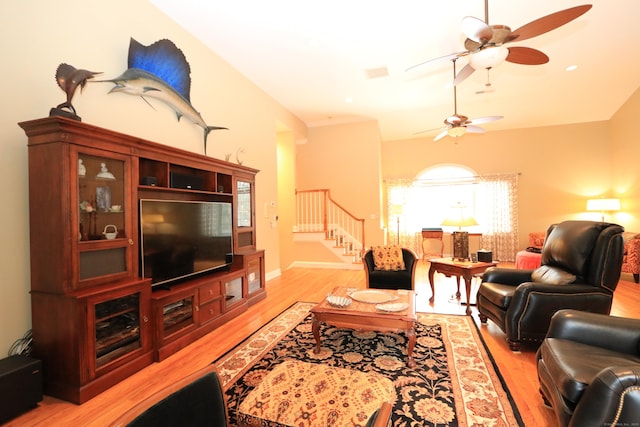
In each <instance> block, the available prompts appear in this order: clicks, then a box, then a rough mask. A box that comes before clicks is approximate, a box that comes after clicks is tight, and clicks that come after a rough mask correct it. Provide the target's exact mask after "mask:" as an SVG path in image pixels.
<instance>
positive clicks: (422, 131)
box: [414, 126, 447, 135]
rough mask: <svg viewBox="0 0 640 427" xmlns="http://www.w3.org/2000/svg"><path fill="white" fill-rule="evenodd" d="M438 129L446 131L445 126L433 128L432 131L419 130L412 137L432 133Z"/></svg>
mask: <svg viewBox="0 0 640 427" xmlns="http://www.w3.org/2000/svg"><path fill="white" fill-rule="evenodd" d="M440 129H445V130H446V129H447V128H446V127H445V126H438V127H437V128H433V129H427V130H421V131H420V132H416V133H414V135H422V134H423V133H429V132H433V131H436V130H440Z"/></svg>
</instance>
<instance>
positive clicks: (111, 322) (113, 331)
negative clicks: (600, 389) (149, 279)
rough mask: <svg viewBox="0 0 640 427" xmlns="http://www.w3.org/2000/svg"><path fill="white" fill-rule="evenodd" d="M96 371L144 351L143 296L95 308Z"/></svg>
mask: <svg viewBox="0 0 640 427" xmlns="http://www.w3.org/2000/svg"><path fill="white" fill-rule="evenodd" d="M94 316H95V325H96V330H95V337H96V338H95V339H96V341H95V358H96V368H100V367H101V366H103V365H105V364H107V363H109V362H111V361H112V360H115V359H118V358H120V357H122V356H123V355H125V354H128V353H130V352H132V351H134V350H137V349H139V348H141V347H142V339H141V331H140V327H141V319H140V293H133V294H130V295H125V296H123V297H120V298H116V299H112V300H107V301H103V302H101V303H98V304H96V305H95V306H94Z"/></svg>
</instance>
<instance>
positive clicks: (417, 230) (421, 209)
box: [384, 173, 518, 261]
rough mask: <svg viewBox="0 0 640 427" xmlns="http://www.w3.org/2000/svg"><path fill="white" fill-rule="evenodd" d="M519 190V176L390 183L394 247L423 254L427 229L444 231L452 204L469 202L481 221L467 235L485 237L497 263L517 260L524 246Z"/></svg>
mask: <svg viewBox="0 0 640 427" xmlns="http://www.w3.org/2000/svg"><path fill="white" fill-rule="evenodd" d="M517 186H518V174H515V173H513V174H498V175H483V176H476V177H474V178H473V179H472V180H470V179H469V178H468V177H464V178H462V179H460V180H455V179H454V180H452V179H447V180H444V181H440V182H438V181H428V182H426V181H422V180H408V179H392V180H386V181H385V187H384V190H385V197H386V202H387V203H386V204H387V230H388V233H387V239H388V243H389V244H396V243H399V244H400V245H402V246H404V247H407V248H410V249H412V250H414V251H415V252H416V253H418V254H420V253H421V252H422V235H421V231H422V228H424V227H440V224H441V223H442V221H443V220H444V217H445V216H447V215H448V213H449V212H450V208H451V206H454V205H455V204H456V203H460V201H464V204H465V206H466V208H467V209H469V212H470V213H471V214H472V215H473V216H474V217H475V218H476V220H477V221H478V223H479V226H477V227H473V228H469V229H466V230H465V231H470V232H479V233H482V247H483V248H485V249H490V250H492V251H493V259H494V260H500V261H513V260H515V254H516V252H517V246H518V198H517ZM445 231H447V230H446V227H445Z"/></svg>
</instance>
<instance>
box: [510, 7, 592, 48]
mask: <svg viewBox="0 0 640 427" xmlns="http://www.w3.org/2000/svg"><path fill="white" fill-rule="evenodd" d="M589 9H591V5H590V4H583V5H581V6H576V7H572V8H569V9H565V10H561V11H559V12H556V13H552V14H551V15H547V16H543V17H542V18H539V19H536V20H535V21H531V22H529V23H528V24H525V25H523V26H522V27H520V28H518V29H517V30H515V31H513V32H512V35H513V36H516V37H514V38H513V39H512V40H514V39H515V40H517V41H522V40H527V39H530V38H532V37H537V36H539V35H540V34H544V33H546V32H549V31H551V30H555V29H556V28H558V27H561V26H563V25H564V24H567V23H569V22H571V21H573V20H574V19H576V18H578V17H579V16H581V15H583V14H584V13H586V12H587V11H588V10H589Z"/></svg>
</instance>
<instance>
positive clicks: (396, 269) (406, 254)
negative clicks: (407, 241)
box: [362, 246, 418, 290]
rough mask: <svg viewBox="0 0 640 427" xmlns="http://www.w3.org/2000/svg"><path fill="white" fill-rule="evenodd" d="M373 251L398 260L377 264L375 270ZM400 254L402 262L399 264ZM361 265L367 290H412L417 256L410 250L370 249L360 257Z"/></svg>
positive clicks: (397, 248)
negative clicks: (390, 255) (389, 255)
mask: <svg viewBox="0 0 640 427" xmlns="http://www.w3.org/2000/svg"><path fill="white" fill-rule="evenodd" d="M374 250H376V251H378V250H380V251H383V252H386V253H387V254H392V255H393V256H394V257H397V258H398V259H397V260H395V261H396V262H391V263H389V262H387V263H386V265H380V263H379V265H378V267H377V268H376V261H375V259H374ZM400 254H402V262H400ZM362 263H363V265H364V272H365V278H366V283H367V288H376V289H407V290H413V289H414V285H415V274H416V266H417V265H418V256H417V255H416V254H415V253H414V252H413V251H412V250H410V249H407V248H401V247H399V246H385V247H382V246H380V247H375V248H371V249H369V250H367V251H366V252H365V254H364V256H363V257H362ZM391 264H396V265H391Z"/></svg>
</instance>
